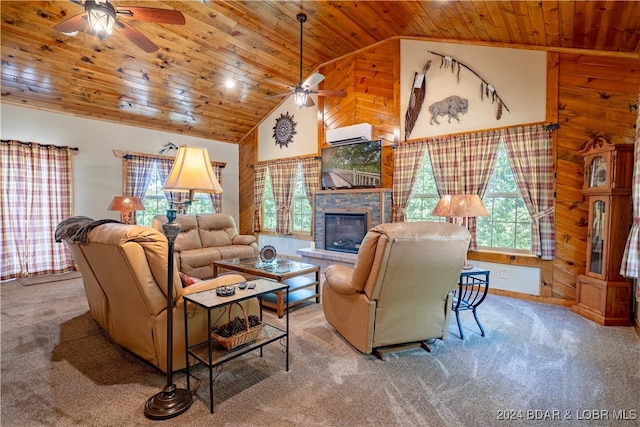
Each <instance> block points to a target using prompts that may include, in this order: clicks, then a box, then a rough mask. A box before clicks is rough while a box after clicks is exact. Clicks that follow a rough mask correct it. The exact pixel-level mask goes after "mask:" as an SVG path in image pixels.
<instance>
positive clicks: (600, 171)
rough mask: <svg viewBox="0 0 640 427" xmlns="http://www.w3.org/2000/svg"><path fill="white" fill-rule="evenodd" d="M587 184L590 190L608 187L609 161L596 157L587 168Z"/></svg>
mask: <svg viewBox="0 0 640 427" xmlns="http://www.w3.org/2000/svg"><path fill="white" fill-rule="evenodd" d="M587 183H588V186H589V187H590V188H593V187H604V186H606V185H607V161H606V159H605V158H604V157H601V156H596V157H594V158H593V159H592V160H591V163H590V164H589V165H588V167H587Z"/></svg>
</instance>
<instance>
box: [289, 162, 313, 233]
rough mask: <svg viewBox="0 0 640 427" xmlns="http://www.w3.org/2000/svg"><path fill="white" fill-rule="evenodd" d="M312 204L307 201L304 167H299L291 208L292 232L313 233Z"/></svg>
mask: <svg viewBox="0 0 640 427" xmlns="http://www.w3.org/2000/svg"><path fill="white" fill-rule="evenodd" d="M311 217H312V212H311V203H309V200H308V199H307V192H306V190H305V189H304V177H303V175H302V167H301V166H300V165H298V170H297V172H296V183H295V187H294V191H293V202H292V206H291V219H292V222H291V231H298V232H306V233H310V232H311Z"/></svg>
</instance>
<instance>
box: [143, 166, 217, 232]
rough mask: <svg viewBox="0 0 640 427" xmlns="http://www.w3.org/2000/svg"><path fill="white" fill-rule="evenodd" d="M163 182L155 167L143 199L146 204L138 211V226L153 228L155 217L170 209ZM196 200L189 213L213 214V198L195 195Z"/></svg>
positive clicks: (201, 194) (188, 209)
mask: <svg viewBox="0 0 640 427" xmlns="http://www.w3.org/2000/svg"><path fill="white" fill-rule="evenodd" d="M163 185H164V183H163V182H161V181H160V179H159V177H158V169H157V168H156V167H155V166H154V167H153V169H152V170H151V181H150V183H149V188H147V192H146V193H145V195H144V197H143V198H142V203H143V204H144V210H143V211H136V224H139V225H145V226H147V227H151V222H152V221H153V217H154V216H156V215H159V214H161V215H166V213H167V209H169V201H168V200H167V197H166V196H165V194H164V191H162V186H163ZM194 197H195V200H194V202H193V203H191V205H190V206H189V207H188V208H187V213H188V214H190V215H195V214H198V213H211V212H213V204H212V203H211V198H210V197H209V195H208V194H206V193H195V194H194Z"/></svg>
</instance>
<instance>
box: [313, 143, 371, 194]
mask: <svg viewBox="0 0 640 427" xmlns="http://www.w3.org/2000/svg"><path fill="white" fill-rule="evenodd" d="M381 142H382V141H381V140H376V141H364V142H356V143H353V144H346V145H338V146H333V147H328V148H323V149H322V189H323V190H329V189H333V190H335V189H348V188H352V189H353V188H375V187H379V186H380V169H381V166H380V162H381V160H380V152H381V149H382V144H381Z"/></svg>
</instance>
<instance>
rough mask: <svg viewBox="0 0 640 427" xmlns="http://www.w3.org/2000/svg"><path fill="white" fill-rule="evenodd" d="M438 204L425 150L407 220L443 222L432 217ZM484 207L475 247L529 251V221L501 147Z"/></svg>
mask: <svg viewBox="0 0 640 427" xmlns="http://www.w3.org/2000/svg"><path fill="white" fill-rule="evenodd" d="M438 200H439V196H438V191H437V188H436V183H435V179H434V177H433V172H432V170H431V161H430V159H429V151H428V150H425V155H424V160H423V163H422V168H421V169H420V174H419V175H418V179H417V181H416V185H415V188H414V191H413V194H412V195H411V200H410V201H409V205H408V206H407V220H408V221H444V220H445V219H444V218H441V217H434V216H432V215H431V212H432V211H433V208H434V207H435V206H436V204H437V203H438ZM483 203H484V204H485V206H486V207H487V210H488V211H489V213H490V216H488V217H479V218H477V236H476V237H477V241H478V247H480V248H482V249H500V250H507V251H509V250H511V251H514V250H515V251H530V250H531V218H530V216H529V212H528V210H527V207H526V206H525V204H524V200H523V199H522V196H521V195H520V192H519V191H518V187H517V185H516V182H515V178H514V176H513V172H512V171H511V166H510V165H509V159H508V157H507V150H506V148H505V146H504V143H501V144H500V147H499V149H498V158H497V159H496V167H495V170H494V172H493V175H492V177H491V180H490V182H489V187H488V188H487V192H486V194H485V197H484V199H483Z"/></svg>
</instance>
